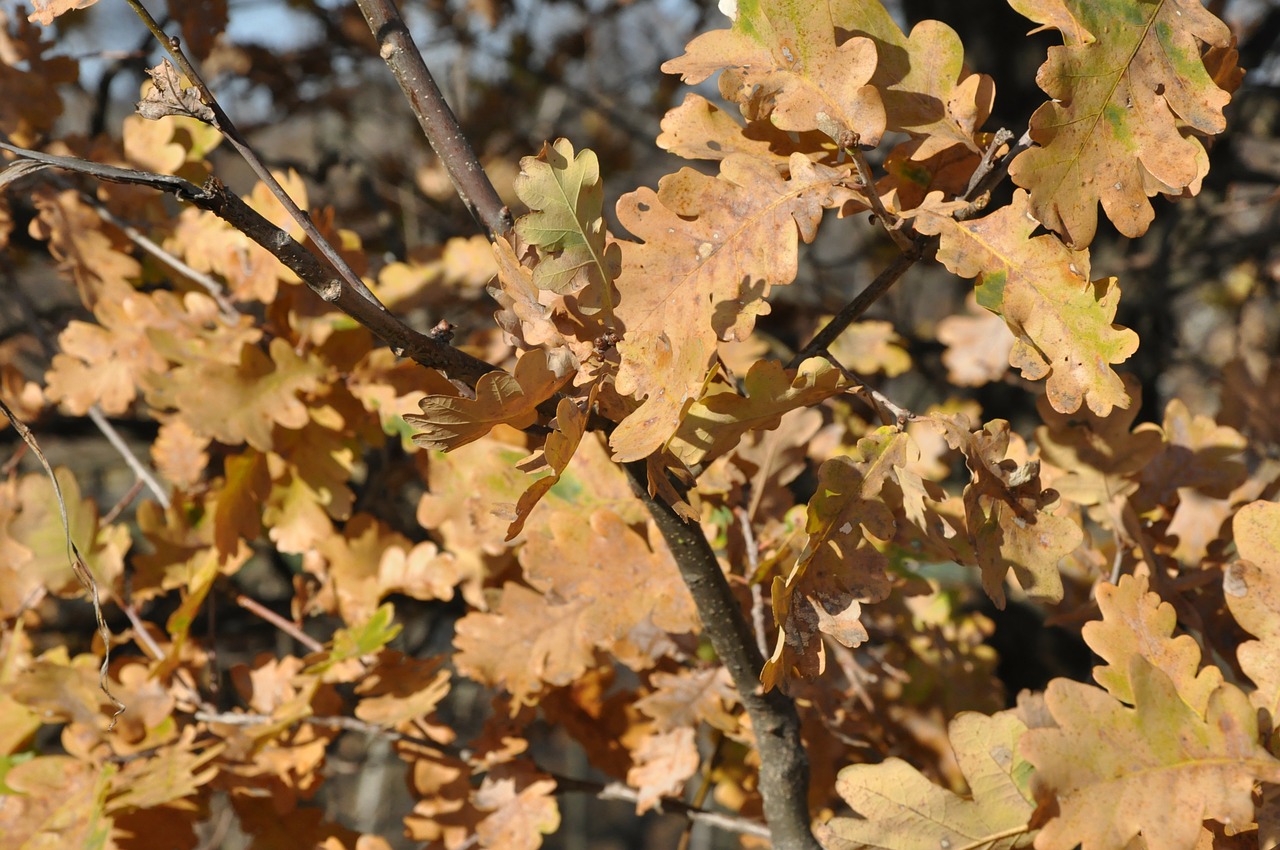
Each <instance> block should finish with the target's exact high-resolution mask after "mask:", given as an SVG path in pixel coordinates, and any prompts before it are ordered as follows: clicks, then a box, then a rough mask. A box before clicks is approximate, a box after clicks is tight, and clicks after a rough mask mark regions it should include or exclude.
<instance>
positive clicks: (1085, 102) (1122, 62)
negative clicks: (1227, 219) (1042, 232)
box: [1009, 0, 1231, 248]
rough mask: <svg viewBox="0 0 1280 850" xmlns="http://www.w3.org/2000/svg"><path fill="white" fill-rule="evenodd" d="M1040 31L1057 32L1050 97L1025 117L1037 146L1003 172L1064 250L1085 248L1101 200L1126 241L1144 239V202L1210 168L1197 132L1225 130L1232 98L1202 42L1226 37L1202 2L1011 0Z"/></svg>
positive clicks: (1047, 75)
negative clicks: (1208, 63) (1025, 193)
mask: <svg viewBox="0 0 1280 850" xmlns="http://www.w3.org/2000/svg"><path fill="white" fill-rule="evenodd" d="M1010 5H1011V6H1013V8H1014V9H1016V10H1017V11H1018V12H1020V13H1022V14H1023V15H1026V16H1027V17H1028V18H1031V19H1032V20H1033V21H1036V22H1037V23H1041V24H1044V25H1045V26H1046V27H1052V28H1054V29H1057V30H1059V31H1060V32H1061V33H1062V40H1063V46H1062V47H1055V48H1052V49H1051V50H1050V51H1049V58H1048V61H1046V62H1045V64H1044V65H1042V66H1041V68H1040V71H1039V73H1038V74H1037V75H1036V82H1037V83H1039V85H1040V87H1041V88H1042V89H1044V91H1045V93H1046V94H1048V95H1049V96H1050V97H1051V98H1053V100H1051V101H1050V102H1048V103H1046V104H1044V105H1043V106H1041V107H1040V108H1039V109H1037V110H1036V112H1035V114H1034V115H1032V116H1031V138H1032V139H1033V140H1034V141H1036V142H1038V143H1039V146H1038V147H1035V148H1031V149H1030V150H1027V151H1024V152H1023V153H1022V154H1020V155H1019V156H1018V158H1017V159H1016V160H1014V162H1013V165H1012V166H1011V167H1010V169H1009V175H1010V176H1011V177H1012V178H1013V180H1014V182H1016V183H1017V184H1018V185H1019V186H1022V187H1024V188H1027V189H1030V190H1031V209H1032V212H1033V214H1034V215H1035V217H1036V218H1037V219H1039V220H1040V221H1041V222H1043V223H1044V225H1045V227H1048V228H1049V229H1050V230H1054V231H1057V232H1058V233H1059V234H1060V235H1061V236H1062V238H1063V240H1064V241H1065V242H1067V244H1069V245H1071V246H1072V247H1075V248H1084V247H1085V246H1087V245H1088V244H1089V243H1090V242H1092V241H1093V236H1094V232H1095V231H1096V229H1097V210H1098V204H1099V203H1101V204H1102V208H1103V210H1104V211H1105V212H1106V214H1107V217H1108V218H1109V219H1111V221H1112V223H1113V224H1115V226H1116V228H1117V229H1118V230H1119V231H1120V232H1121V233H1123V234H1124V235H1125V236H1129V237H1136V236H1141V235H1142V234H1143V233H1145V232H1146V230H1147V227H1148V226H1149V225H1150V223H1151V219H1152V217H1153V216H1154V211H1153V210H1152V208H1151V204H1150V203H1149V202H1148V201H1147V198H1149V197H1151V196H1154V195H1155V194H1156V193H1157V192H1164V193H1167V194H1173V195H1178V194H1180V193H1181V192H1182V191H1183V190H1184V189H1187V188H1191V189H1192V192H1193V193H1194V192H1195V190H1196V189H1197V188H1198V183H1199V180H1200V179H1201V178H1202V177H1203V176H1204V174H1205V172H1206V171H1207V170H1208V159H1207V157H1206V155H1205V152H1204V146H1203V145H1202V144H1201V143H1200V141H1199V140H1197V139H1196V138H1194V135H1193V134H1199V135H1206V136H1207V135H1216V134H1217V133H1221V132H1222V130H1223V129H1224V128H1225V126H1226V120H1225V118H1224V117H1223V114H1222V109H1223V107H1224V106H1226V104H1227V102H1228V101H1230V100H1231V96H1230V95H1229V94H1228V93H1227V92H1225V91H1223V90H1222V89H1220V88H1218V85H1217V84H1216V82H1215V80H1213V79H1212V78H1210V76H1209V74H1208V72H1207V71H1206V70H1205V66H1204V61H1203V60H1202V59H1201V55H1200V54H1201V45H1202V44H1209V45H1212V46H1215V47H1225V46H1227V45H1228V44H1229V43H1230V40H1231V33H1230V31H1229V30H1228V29H1227V26H1226V24H1224V23H1223V22H1222V21H1220V20H1218V19H1217V18H1216V17H1214V16H1213V14H1212V13H1211V12H1209V11H1208V10H1207V9H1205V7H1204V5H1203V4H1202V3H1201V2H1200V0H1171V2H1167V3H1145V2H1139V0H1123V2H1117V3H1105V4H1101V3H1093V2H1088V0H1011V2H1010Z"/></svg>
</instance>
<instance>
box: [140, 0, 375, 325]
mask: <svg viewBox="0 0 1280 850" xmlns="http://www.w3.org/2000/svg"><path fill="white" fill-rule="evenodd" d="M125 2H127V3H128V4H129V6H130V8H132V9H133V11H134V13H135V14H137V16H138V17H139V18H140V19H141V20H142V22H143V23H144V24H145V25H146V27H147V29H149V30H150V31H151V34H152V35H153V36H155V39H156V41H158V42H160V44H161V46H162V47H164V49H165V50H166V51H168V53H169V55H170V56H171V57H172V58H173V61H174V62H176V63H177V65H178V67H179V68H181V69H182V73H184V74H186V76H187V79H189V80H190V81H191V83H192V85H194V86H195V87H196V90H197V91H198V92H199V94H200V101H201V102H202V103H203V104H204V105H205V106H206V107H208V110H209V111H208V113H207V114H205V115H201V116H197V117H200V118H201V119H202V120H205V121H206V122H207V123H208V124H209V125H210V126H211V127H213V128H214V129H216V130H217V131H218V132H220V133H222V135H223V137H224V138H225V139H226V140H227V141H228V142H229V143H230V144H231V146H232V147H234V148H235V149H236V151H237V152H238V153H239V154H240V156H241V157H243V158H244V161H245V162H246V163H247V164H248V165H249V167H250V168H251V169H253V173H254V174H256V175H257V176H258V179H259V180H261V181H262V182H263V183H264V184H265V185H266V186H267V188H268V189H270V190H271V194H272V195H274V196H275V198H276V200H278V201H279V202H280V204H281V206H283V207H284V208H285V210H287V211H288V213H289V215H290V216H291V217H292V218H293V220H294V221H296V222H297V223H298V225H299V226H300V227H301V228H302V231H303V232H304V233H306V234H307V236H308V237H309V238H310V239H311V241H312V242H313V243H314V244H315V246H316V248H317V249H319V251H320V253H321V254H323V255H324V258H325V259H326V260H328V261H329V264H330V265H331V266H333V268H334V270H336V271H337V272H338V276H339V278H340V279H341V281H342V282H343V283H344V284H345V285H346V286H349V287H351V288H352V289H353V290H355V291H356V292H358V293H359V294H360V295H361V296H362V297H364V298H366V299H368V301H369V303H370V304H373V305H374V307H375V309H377V310H381V311H383V312H386V309H387V308H386V307H385V306H383V304H382V302H381V301H379V300H378V299H377V298H376V297H375V296H374V294H373V293H372V292H370V291H369V288H368V287H367V286H365V284H364V281H362V280H361V279H360V276H359V275H357V274H356V273H355V272H354V271H353V270H352V269H351V266H349V265H348V264H347V261H346V260H344V259H342V255H340V254H339V253H338V252H337V250H336V249H335V248H334V247H333V246H332V245H331V244H329V240H327V239H325V238H324V236H323V235H322V234H321V233H320V231H319V230H318V229H317V228H316V226H315V223H314V222H312V221H311V216H310V215H308V214H307V213H306V212H304V211H303V210H302V209H301V208H300V207H299V206H298V205H297V204H296V203H295V202H294V200H293V198H291V197H289V193H288V192H286V191H285V190H284V187H283V186H281V185H280V181H278V180H276V178H275V175H274V174H272V173H271V169H269V168H267V166H266V165H265V164H264V163H263V162H262V160H261V159H260V158H259V157H258V154H257V153H256V152H255V151H254V150H253V148H251V147H250V146H249V143H248V141H246V140H245V137H244V136H243V135H242V134H241V133H240V131H239V130H238V129H237V128H236V125H235V124H234V123H233V122H232V121H231V118H230V116H228V115H227V113H226V111H225V110H223V108H222V105H221V104H220V103H218V100H217V98H215V97H214V96H213V91H212V90H211V89H210V88H209V86H208V85H206V84H205V81H204V78H203V77H201V76H200V72H199V71H197V70H196V67H195V64H194V63H192V61H191V60H190V59H188V58H187V55H186V53H184V52H183V50H182V44H181V42H180V41H179V40H178V38H177V37H176V36H170V35H168V34H167V33H165V31H164V29H163V28H161V26H160V24H159V23H157V22H156V19H155V18H153V17H151V13H150V12H148V11H147V8H146V7H145V6H143V5H142V2H141V0H125Z"/></svg>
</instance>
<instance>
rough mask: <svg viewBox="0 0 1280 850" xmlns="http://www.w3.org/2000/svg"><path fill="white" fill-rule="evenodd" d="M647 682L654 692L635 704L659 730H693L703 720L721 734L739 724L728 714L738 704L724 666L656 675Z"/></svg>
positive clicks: (658, 673)
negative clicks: (684, 728)
mask: <svg viewBox="0 0 1280 850" xmlns="http://www.w3.org/2000/svg"><path fill="white" fill-rule="evenodd" d="M649 682H650V685H652V688H653V689H652V690H651V691H650V692H649V693H647V694H645V695H644V696H643V697H641V698H640V699H638V700H636V703H635V705H636V708H638V709H640V710H641V711H643V712H644V713H645V714H647V715H648V716H649V717H652V718H653V720H654V725H655V726H656V728H657V729H659V730H667V729H679V728H681V727H689V728H695V727H696V726H697V725H698V724H699V723H701V722H704V721H705V722H706V723H708V724H709V725H711V726H713V727H715V728H716V729H719V730H721V731H722V732H730V731H733V730H734V729H735V728H736V727H737V725H738V722H737V719H736V718H735V717H734V716H733V714H731V713H730V712H729V709H730V708H731V707H732V706H734V705H735V704H737V702H738V695H737V693H736V692H735V691H734V689H733V681H732V680H731V679H730V678H729V671H728V670H726V669H725V668H724V667H706V668H704V669H701V670H696V669H695V670H691V669H687V668H686V669H682V670H680V671H679V672H677V673H662V672H657V673H654V674H653V675H652V676H651V677H650V679H649Z"/></svg>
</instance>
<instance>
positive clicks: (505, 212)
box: [356, 0, 512, 239]
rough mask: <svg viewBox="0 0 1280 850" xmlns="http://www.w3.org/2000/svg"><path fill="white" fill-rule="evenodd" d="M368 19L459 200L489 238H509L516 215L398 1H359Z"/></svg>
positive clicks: (379, 53)
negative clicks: (420, 47) (504, 200)
mask: <svg viewBox="0 0 1280 850" xmlns="http://www.w3.org/2000/svg"><path fill="white" fill-rule="evenodd" d="M356 2H357V5H359V6H360V11H361V12H363V13H364V19H365V21H367V22H368V24H369V29H370V30H371V31H372V32H373V37H374V38H375V39H377V41H378V55H379V56H381V57H382V59H383V61H385V62H386V63H387V66H388V67H390V68H391V72H392V73H393V74H395V77H396V81H397V82H399V83H400V90H401V91H402V92H404V96H405V98H406V99H407V100H408V101H409V106H410V107H411V108H412V109H413V114H414V115H415V116H416V117H417V119H418V126H419V127H421V128H422V132H423V133H425V134H426V136H427V141H428V142H430V143H431V148H432V149H433V150H434V151H435V152H436V156H438V157H440V161H441V162H442V163H444V167H445V170H446V171H447V172H448V173H449V179H450V180H452V181H453V188H454V189H455V190H457V192H458V197H460V198H461V199H462V202H463V203H464V204H466V205H467V209H468V210H470V212H471V215H472V216H473V217H474V218H475V220H476V221H477V222H479V224H480V225H481V226H482V227H484V229H485V230H486V231H487V232H488V234H489V238H490V239H493V238H495V237H498V236H505V235H506V234H507V232H508V231H509V230H511V227H512V222H511V210H510V209H508V208H507V206H506V205H505V204H503V203H502V199H501V198H499V197H498V192H497V190H495V189H494V188H493V183H492V182H490V181H489V178H488V176H486V175H485V173H484V168H483V166H481V165H480V160H479V159H478V158H477V157H476V153H475V151H474V150H472V148H471V142H470V141H468V140H467V137H466V135H465V134H464V133H463V132H462V128H461V127H460V126H459V125H458V119H457V117H456V116H455V115H454V114H453V110H452V109H450V108H449V104H448V103H446V102H445V99H444V95H443V94H441V93H440V87H439V86H437V85H436V81H435V79H434V78H433V77H432V76H431V71H429V70H428V69H427V63H426V62H424V61H423V59H422V54H421V53H420V52H419V51H418V46H417V45H416V44H414V43H413V36H411V35H410V34H409V27H408V26H406V25H405V22H404V19H403V18H402V17H400V10H399V9H397V8H396V5H395V3H394V2H392V0H356Z"/></svg>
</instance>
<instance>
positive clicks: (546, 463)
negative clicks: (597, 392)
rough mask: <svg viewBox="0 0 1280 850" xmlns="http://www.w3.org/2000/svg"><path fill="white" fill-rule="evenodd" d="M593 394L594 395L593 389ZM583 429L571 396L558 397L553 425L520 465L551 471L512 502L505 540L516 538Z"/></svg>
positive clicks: (580, 414)
mask: <svg viewBox="0 0 1280 850" xmlns="http://www.w3.org/2000/svg"><path fill="white" fill-rule="evenodd" d="M592 396H593V397H594V393H593V394H592ZM590 409H591V401H590V400H588V402H587V410H590ZM586 429H587V414H586V413H584V412H583V411H582V409H581V408H579V407H578V405H577V403H575V402H574V401H573V400H572V399H568V398H562V399H560V402H559V404H557V405H556V418H555V423H554V427H553V429H552V431H551V433H550V434H548V435H547V440H546V442H545V443H544V444H543V446H542V448H541V449H539V450H538V451H536V452H534V453H533V454H532V455H530V456H529V457H527V458H525V459H524V460H522V461H521V462H520V468H521V469H523V470H524V471H525V472H528V473H530V474H535V473H539V472H544V471H549V472H550V474H549V475H543V476H542V477H541V478H538V479H536V480H534V481H533V483H531V484H530V485H529V489H527V490H525V491H524V492H523V493H521V494H520V499H519V501H517V502H516V506H515V512H516V518H515V519H513V520H512V521H511V525H510V526H508V527H507V537H506V539H507V540H513V539H515V537H516V535H518V534H519V533H520V532H521V531H522V530H523V529H524V524H525V520H527V519H528V518H529V514H530V513H532V512H533V509H534V508H535V507H537V504H538V502H540V501H541V500H542V497H543V496H545V495H546V494H547V493H549V492H551V488H552V487H554V486H556V484H558V483H560V476H561V475H563V474H564V471H565V469H567V468H568V466H569V461H571V460H573V453H574V452H576V451H577V450H578V443H580V442H582V435H583V434H584V433H586Z"/></svg>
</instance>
